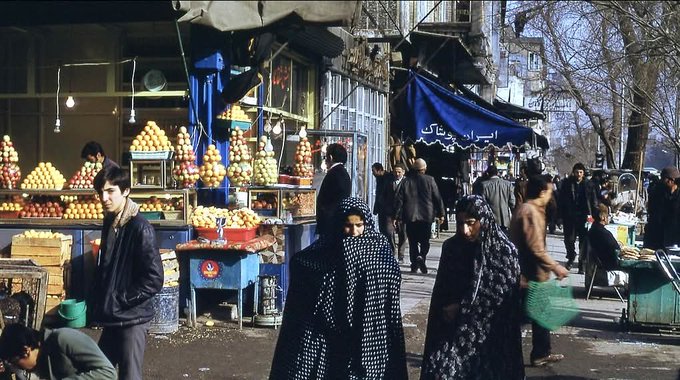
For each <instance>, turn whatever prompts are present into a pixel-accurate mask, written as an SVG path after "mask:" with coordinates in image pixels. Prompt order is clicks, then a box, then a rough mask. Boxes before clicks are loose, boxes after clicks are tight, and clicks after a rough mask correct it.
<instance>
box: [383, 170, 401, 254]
mask: <svg viewBox="0 0 680 380" xmlns="http://www.w3.org/2000/svg"><path fill="white" fill-rule="evenodd" d="M404 173H406V169H405V168H404V165H402V164H398V165H397V166H395V167H394V174H393V175H392V176H391V179H390V182H389V183H386V184H385V187H384V189H383V192H382V195H381V197H380V199H381V201H380V205H381V206H380V210H381V212H382V213H383V214H384V215H385V219H386V223H387V225H388V234H387V240H388V241H389V242H390V244H391V245H392V251H393V252H394V254H395V255H396V257H397V259H398V260H399V262H400V263H402V262H404V251H405V250H406V229H405V228H404V223H403V222H401V223H397V220H396V208H395V203H396V198H397V194H398V193H399V189H400V188H401V184H402V183H404ZM378 215H380V214H378ZM395 232H396V234H397V237H398V240H395V236H394V235H395Z"/></svg>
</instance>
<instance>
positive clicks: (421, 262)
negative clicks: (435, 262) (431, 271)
mask: <svg viewBox="0 0 680 380" xmlns="http://www.w3.org/2000/svg"><path fill="white" fill-rule="evenodd" d="M416 263H417V264H418V268H420V272H421V273H423V274H427V266H426V265H425V259H424V258H423V257H422V256H418V257H416Z"/></svg>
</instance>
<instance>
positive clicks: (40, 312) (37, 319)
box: [0, 258, 49, 330]
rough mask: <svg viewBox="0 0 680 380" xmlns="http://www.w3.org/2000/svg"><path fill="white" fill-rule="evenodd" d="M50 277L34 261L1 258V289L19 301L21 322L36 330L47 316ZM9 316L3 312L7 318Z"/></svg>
mask: <svg viewBox="0 0 680 380" xmlns="http://www.w3.org/2000/svg"><path fill="white" fill-rule="evenodd" d="M48 277H49V274H48V273H47V270H46V269H45V268H42V267H40V266H39V265H38V264H36V262H35V261H33V260H30V259H5V258H0V287H4V288H5V290H6V291H7V292H9V293H10V295H11V296H12V297H13V298H16V299H17V300H18V301H19V304H20V312H19V315H18V318H19V321H23V322H24V323H25V324H26V325H27V326H29V327H32V328H34V329H36V330H39V329H40V327H41V325H42V320H43V316H44V315H45V299H46V297H47V283H48ZM19 294H21V296H19ZM26 296H27V297H26ZM9 306H10V305H8V307H9ZM9 314H10V313H7V311H5V310H3V315H4V316H5V318H7V317H10V315H9ZM6 321H7V320H6ZM19 321H17V322H19Z"/></svg>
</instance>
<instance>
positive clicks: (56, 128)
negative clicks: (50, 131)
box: [54, 118, 61, 133]
mask: <svg viewBox="0 0 680 380" xmlns="http://www.w3.org/2000/svg"><path fill="white" fill-rule="evenodd" d="M59 132H61V120H60V119H59V118H57V120H56V121H55V122H54V133H59Z"/></svg>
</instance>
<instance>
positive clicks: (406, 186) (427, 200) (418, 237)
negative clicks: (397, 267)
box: [395, 158, 444, 273]
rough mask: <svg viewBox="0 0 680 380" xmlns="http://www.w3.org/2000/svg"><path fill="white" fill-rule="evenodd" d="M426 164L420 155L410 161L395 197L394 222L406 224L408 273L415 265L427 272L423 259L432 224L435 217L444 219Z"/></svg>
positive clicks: (415, 267) (437, 190) (432, 179)
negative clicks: (409, 268)
mask: <svg viewBox="0 0 680 380" xmlns="http://www.w3.org/2000/svg"><path fill="white" fill-rule="evenodd" d="M426 169H427V163H426V162H425V160H423V159H422V158H419V159H417V160H416V161H415V162H414V163H413V171H412V172H411V173H409V175H408V176H407V177H406V178H405V179H404V183H403V184H402V185H401V187H400V189H399V193H398V194H397V199H396V202H395V203H396V204H395V208H396V214H395V217H396V223H399V222H400V221H403V222H404V223H405V224H406V236H407V237H408V243H409V256H410V259H411V273H416V272H417V271H418V268H420V271H421V272H422V273H427V266H426V265H425V258H426V257H427V253H428V252H429V251H430V235H431V226H432V222H434V220H435V218H437V219H438V222H439V223H441V222H443V221H444V202H442V197H441V195H440V194H439V189H438V188H437V184H436V183H435V181H434V178H432V177H430V176H429V175H427V174H425V170H426Z"/></svg>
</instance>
